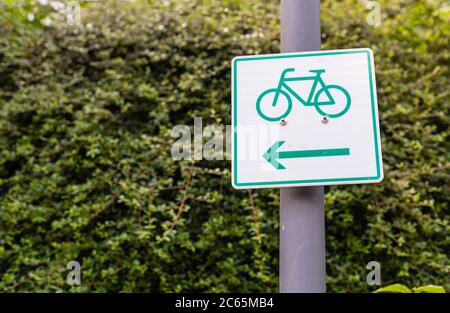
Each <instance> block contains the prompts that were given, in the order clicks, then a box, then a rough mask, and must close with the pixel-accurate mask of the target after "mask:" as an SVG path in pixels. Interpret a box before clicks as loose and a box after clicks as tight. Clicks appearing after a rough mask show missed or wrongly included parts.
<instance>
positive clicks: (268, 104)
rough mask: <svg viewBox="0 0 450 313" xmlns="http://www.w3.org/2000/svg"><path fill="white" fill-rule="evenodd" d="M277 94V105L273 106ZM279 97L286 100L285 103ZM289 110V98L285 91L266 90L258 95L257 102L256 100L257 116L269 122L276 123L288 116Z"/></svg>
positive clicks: (290, 104) (290, 105) (290, 102)
mask: <svg viewBox="0 0 450 313" xmlns="http://www.w3.org/2000/svg"><path fill="white" fill-rule="evenodd" d="M277 92H279V95H278V99H277V103H275V106H273V100H274V97H275V95H276V93H277ZM281 96H283V97H284V98H286V101H283V100H282V99H283V98H282V97H281ZM283 102H284V103H283ZM283 107H285V108H283ZM291 109H292V100H291V97H289V94H288V93H287V92H286V91H284V90H278V89H277V88H272V89H267V90H266V91H264V92H263V93H262V94H260V95H259V97H258V100H256V111H257V112H258V114H259V116H261V117H262V118H263V119H265V120H266V121H269V122H277V121H279V120H281V119H283V118H285V117H286V116H288V115H289V113H290V112H291Z"/></svg>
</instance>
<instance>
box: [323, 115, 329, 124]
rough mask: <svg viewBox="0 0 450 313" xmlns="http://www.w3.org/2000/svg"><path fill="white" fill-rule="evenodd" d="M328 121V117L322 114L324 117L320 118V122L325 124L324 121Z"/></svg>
mask: <svg viewBox="0 0 450 313" xmlns="http://www.w3.org/2000/svg"><path fill="white" fill-rule="evenodd" d="M328 122H329V119H328V117H326V116H324V117H323V118H322V124H326V123H328Z"/></svg>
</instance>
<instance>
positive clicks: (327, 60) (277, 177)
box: [232, 49, 383, 189]
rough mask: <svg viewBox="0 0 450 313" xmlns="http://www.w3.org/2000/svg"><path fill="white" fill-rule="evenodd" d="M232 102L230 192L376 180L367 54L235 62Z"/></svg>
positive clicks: (379, 174) (376, 138) (378, 169)
mask: <svg viewBox="0 0 450 313" xmlns="http://www.w3.org/2000/svg"><path fill="white" fill-rule="evenodd" d="M232 102H233V105H232V126H233V134H232V184H233V186H234V187H235V188H238V189H244V188H267V187H287V186H311V185H336V184H358V183H374V182H380V181H381V180H382V179H383V165H382V157H381V144H380V130H379V125H378V108H377V93H376V86H375V69H374V63H373V53H372V51H371V50H370V49H349V50H332V51H317V52H304V53H286V54H271V55H255V56H239V57H236V58H234V59H233V62H232Z"/></svg>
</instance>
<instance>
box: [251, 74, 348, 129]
mask: <svg viewBox="0 0 450 313" xmlns="http://www.w3.org/2000/svg"><path fill="white" fill-rule="evenodd" d="M294 70H295V69H293V68H287V69H285V70H283V72H282V73H281V77H280V81H279V82H278V86H277V87H276V88H270V89H267V90H266V91H264V92H263V93H261V94H260V95H259V97H258V100H256V110H257V111H258V114H259V116H261V117H262V118H263V119H265V120H267V121H271V122H276V121H279V120H281V119H283V118H285V117H286V116H288V115H289V113H290V112H291V109H292V99H291V96H290V95H292V96H293V97H294V98H295V99H297V100H298V101H300V103H302V104H303V105H304V106H314V107H315V109H316V111H317V112H318V113H319V114H320V115H323V116H326V117H330V118H336V117H340V116H342V115H344V114H345V112H347V111H348V109H349V108H350V103H351V99H350V94H349V93H348V91H347V90H345V89H344V88H343V87H341V86H338V85H326V84H325V83H324V81H323V80H322V77H321V76H322V73H324V72H325V70H324V69H319V70H309V72H311V73H314V74H315V75H314V76H306V77H286V74H287V73H289V72H292V71H294ZM305 80H312V81H313V82H314V83H313V85H312V88H311V89H310V92H309V95H308V98H307V100H306V101H305V100H304V99H303V98H302V97H301V96H300V95H299V94H297V93H296V92H295V91H294V90H293V89H292V88H291V87H290V86H289V85H288V84H287V83H288V82H295V81H305ZM318 85H319V86H320V89H319V90H318V91H317V92H316V93H314V91H315V90H316V88H317V86H318ZM283 89H284V90H283ZM335 92H336V93H343V94H344V96H345V104H344V106H343V108H342V109H341V110H340V111H339V112H337V113H334V114H330V113H327V112H326V109H325V108H324V106H325V107H326V106H329V105H336V102H335V100H334V97H333V95H332V93H335ZM322 94H325V96H326V100H320V96H321V95H322ZM272 95H273V100H272V101H271V103H270V104H271V105H272V106H273V107H275V106H276V105H277V102H278V100H279V99H280V96H283V97H285V98H286V100H287V103H288V106H287V108H286V110H285V111H284V112H282V113H281V115H279V116H267V115H265V114H264V113H263V110H262V109H261V106H263V100H265V99H267V98H269V97H270V96H272ZM266 105H267V104H266Z"/></svg>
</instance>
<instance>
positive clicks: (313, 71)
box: [309, 70, 325, 74]
mask: <svg viewBox="0 0 450 313" xmlns="http://www.w3.org/2000/svg"><path fill="white" fill-rule="evenodd" d="M309 71H310V72H311V73H317V74H321V73H325V70H309Z"/></svg>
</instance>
